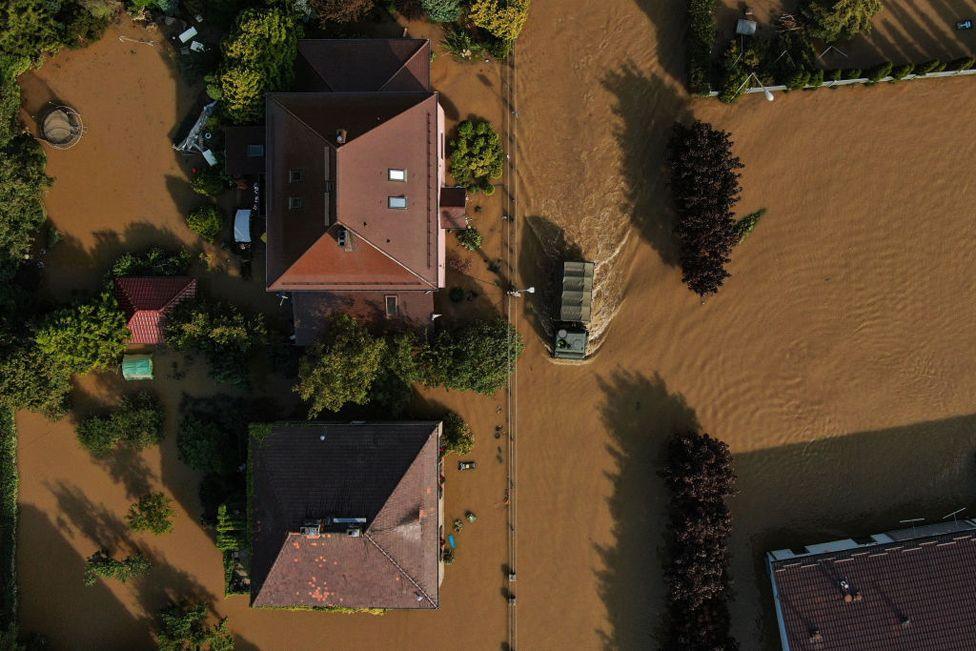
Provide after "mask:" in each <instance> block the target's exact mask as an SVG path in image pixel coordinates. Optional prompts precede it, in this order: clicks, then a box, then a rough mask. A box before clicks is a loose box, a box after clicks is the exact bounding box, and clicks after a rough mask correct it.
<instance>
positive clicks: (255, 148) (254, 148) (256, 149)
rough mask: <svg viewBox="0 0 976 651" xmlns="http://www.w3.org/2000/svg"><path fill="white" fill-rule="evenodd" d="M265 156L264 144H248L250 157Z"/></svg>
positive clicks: (248, 155)
mask: <svg viewBox="0 0 976 651" xmlns="http://www.w3.org/2000/svg"><path fill="white" fill-rule="evenodd" d="M262 156H264V145H248V146H247V157H248V158H261V157H262Z"/></svg>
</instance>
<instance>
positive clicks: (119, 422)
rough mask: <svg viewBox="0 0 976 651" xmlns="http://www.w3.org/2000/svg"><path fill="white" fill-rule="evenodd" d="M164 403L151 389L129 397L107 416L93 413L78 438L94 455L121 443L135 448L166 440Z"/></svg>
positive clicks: (82, 426) (81, 428) (105, 453)
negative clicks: (164, 437)
mask: <svg viewBox="0 0 976 651" xmlns="http://www.w3.org/2000/svg"><path fill="white" fill-rule="evenodd" d="M163 420H164V411H163V406H162V404H160V402H159V400H158V399H157V398H156V396H155V395H153V393H152V392H150V391H141V392H139V393H136V394H134V395H130V396H125V397H124V398H122V401H121V402H120V403H119V406H118V407H117V408H116V409H115V410H113V411H112V412H110V413H109V414H107V415H104V416H91V417H89V418H86V419H85V420H83V421H81V423H80V424H79V425H78V440H79V441H80V442H81V444H82V445H83V446H85V448H87V449H88V451H89V452H91V453H92V455H94V456H96V457H104V456H107V455H108V454H110V453H111V452H112V451H113V450H115V449H116V448H117V447H119V446H125V447H128V448H131V449H134V450H141V449H143V448H146V447H149V446H150V445H154V444H156V443H159V442H160V441H162V440H163V436H164V432H163Z"/></svg>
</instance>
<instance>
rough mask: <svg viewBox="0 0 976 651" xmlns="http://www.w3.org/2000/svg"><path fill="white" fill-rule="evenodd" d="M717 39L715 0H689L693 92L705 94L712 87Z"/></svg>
mask: <svg viewBox="0 0 976 651" xmlns="http://www.w3.org/2000/svg"><path fill="white" fill-rule="evenodd" d="M715 40H716V28H715V0H688V36H687V48H688V89H689V90H690V91H691V92H692V93H696V94H705V93H708V92H709V91H710V90H711V88H712V83H711V81H712V46H713V45H714V44H715Z"/></svg>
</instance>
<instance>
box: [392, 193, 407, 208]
mask: <svg viewBox="0 0 976 651" xmlns="http://www.w3.org/2000/svg"><path fill="white" fill-rule="evenodd" d="M388 200H389V204H388V205H389V206H390V208H393V209H394V210H406V208H407V198H406V197H405V196H402V195H401V196H399V197H388Z"/></svg>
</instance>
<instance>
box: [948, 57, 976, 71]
mask: <svg viewBox="0 0 976 651" xmlns="http://www.w3.org/2000/svg"><path fill="white" fill-rule="evenodd" d="M974 65H976V59H974V58H973V57H962V58H961V59H955V60H954V61H952V62H951V63H950V64H949V65H948V66H947V67H946V69H947V70H953V71H962V70H970V69H971V68H972V67H973V66H974Z"/></svg>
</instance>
